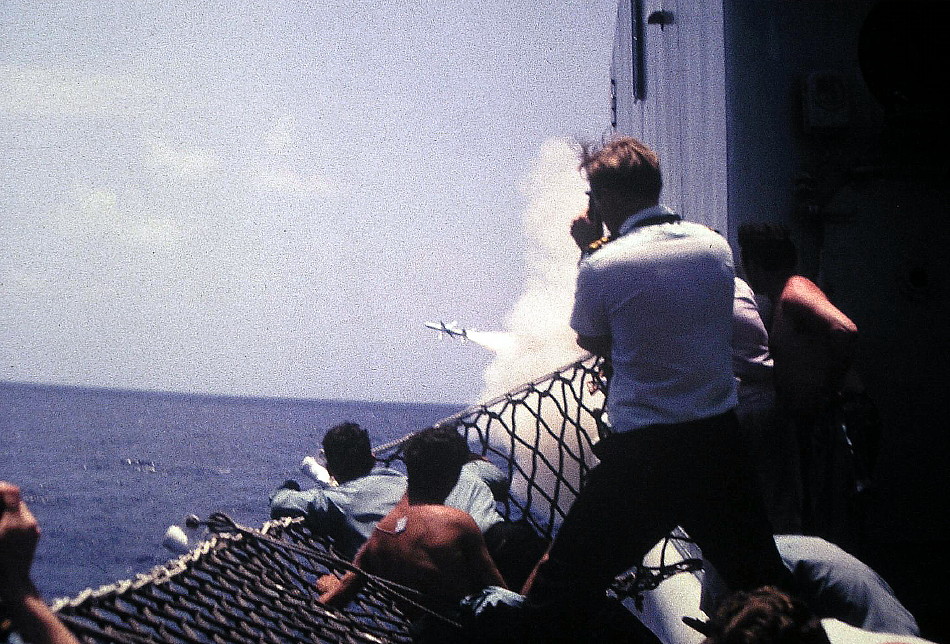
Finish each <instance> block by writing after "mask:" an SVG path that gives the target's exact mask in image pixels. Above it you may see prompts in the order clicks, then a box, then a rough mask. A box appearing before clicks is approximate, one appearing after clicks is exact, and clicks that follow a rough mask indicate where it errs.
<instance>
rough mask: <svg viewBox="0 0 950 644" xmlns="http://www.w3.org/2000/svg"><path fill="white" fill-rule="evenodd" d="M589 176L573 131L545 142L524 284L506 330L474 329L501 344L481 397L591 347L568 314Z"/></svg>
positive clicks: (529, 189)
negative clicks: (575, 234)
mask: <svg viewBox="0 0 950 644" xmlns="http://www.w3.org/2000/svg"><path fill="white" fill-rule="evenodd" d="M586 189H587V184H586V182H585V181H584V179H583V178H582V177H581V175H580V174H579V172H578V171H577V153H576V150H575V149H574V147H573V146H572V144H571V143H570V142H569V141H568V140H565V139H549V140H547V141H545V142H544V144H543V145H542V146H541V150H540V152H539V154H538V157H537V159H536V160H535V162H534V164H533V166H532V168H531V171H530V173H529V175H528V178H527V180H526V181H525V184H524V186H523V191H524V192H525V194H526V196H527V197H528V206H527V208H526V209H525V212H524V214H523V218H522V226H523V233H524V234H525V236H526V237H527V239H528V248H529V251H528V257H527V262H526V269H527V272H526V275H525V285H524V290H523V291H522V293H521V296H520V297H519V299H518V300H517V301H516V302H515V304H514V307H513V308H512V310H511V312H510V313H509V315H508V317H507V319H506V320H505V329H504V333H488V332H473V333H471V334H470V338H471V339H472V341H474V342H477V343H479V344H482V345H483V346H486V347H487V348H489V349H491V350H492V351H494V352H495V359H494V360H493V361H492V362H491V363H490V364H489V365H488V367H487V368H486V370H485V376H484V378H485V385H484V389H483V391H482V395H481V399H482V400H489V399H491V398H494V397H495V396H498V395H500V394H502V393H504V392H506V391H509V390H511V389H513V388H514V387H517V386H519V385H522V384H524V383H526V382H529V381H531V380H534V379H536V378H538V377H539V376H543V375H545V374H547V373H550V372H552V371H554V370H555V369H557V368H558V367H561V366H563V365H565V364H567V363H569V362H571V361H572V360H575V359H576V358H578V357H579V356H581V355H583V353H584V352H583V350H581V349H580V348H579V347H578V346H577V344H576V342H575V341H574V337H575V336H574V332H573V331H572V330H571V328H570V326H569V324H568V321H569V318H570V312H571V305H572V303H573V299H574V281H575V279H576V276H577V259H578V250H577V246H575V244H574V242H573V240H572V239H571V237H570V234H569V232H568V231H569V227H570V222H571V221H572V220H573V219H574V217H576V216H577V215H579V214H581V213H582V212H583V211H584V209H585V208H586V206H587V202H586V198H585V196H584V191H585V190H586Z"/></svg>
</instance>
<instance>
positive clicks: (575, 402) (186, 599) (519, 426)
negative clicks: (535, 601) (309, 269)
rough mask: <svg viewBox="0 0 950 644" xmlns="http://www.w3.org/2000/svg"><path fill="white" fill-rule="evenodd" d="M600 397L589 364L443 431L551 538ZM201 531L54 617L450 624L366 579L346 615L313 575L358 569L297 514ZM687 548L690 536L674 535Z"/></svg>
mask: <svg viewBox="0 0 950 644" xmlns="http://www.w3.org/2000/svg"><path fill="white" fill-rule="evenodd" d="M604 396H605V380H604V374H603V363H602V362H601V361H600V360H598V359H596V358H593V357H588V358H586V359H583V360H580V361H578V362H575V363H572V364H570V365H567V366H566V367H564V368H562V369H559V370H557V371H555V372H554V373H552V374H549V375H547V376H545V377H543V378H540V379H538V380H536V381H534V382H531V383H528V384H527V385H524V386H523V387H520V388H518V389H515V390H512V391H510V392H508V393H506V394H504V395H502V396H499V397H498V398H495V399H494V400H491V401H489V402H487V403H484V404H480V405H476V406H473V407H470V408H468V409H466V410H465V411H463V412H461V413H459V414H456V415H455V416H452V417H450V418H446V419H444V420H442V421H440V422H439V423H437V425H440V426H442V425H451V426H455V427H457V428H458V429H459V431H460V432H462V433H463V434H464V435H465V436H466V437H467V439H468V442H469V445H470V448H471V449H472V451H473V452H475V453H477V454H481V455H483V456H484V457H486V458H487V459H488V460H490V461H491V462H493V463H495V464H496V465H497V466H498V467H499V468H500V469H501V470H502V471H503V472H506V473H507V475H508V480H509V484H510V488H509V494H508V496H507V498H506V499H505V500H504V501H503V502H500V503H499V511H500V512H501V513H502V515H503V516H505V518H508V519H512V520H518V519H524V520H526V521H527V522H529V523H530V525H531V526H532V527H533V528H534V529H535V530H536V531H537V532H538V533H539V534H540V535H542V536H544V537H548V538H550V537H551V536H553V535H554V534H555V533H556V531H557V528H558V526H559V525H560V523H561V521H562V520H563V518H564V516H565V514H566V512H567V509H568V508H569V507H570V505H571V503H572V502H573V500H574V498H575V497H576V496H577V494H578V492H579V490H580V488H581V486H582V485H583V481H584V478H585V477H586V475H587V473H588V471H589V470H590V468H591V467H593V466H594V465H595V464H596V457H595V456H594V454H593V451H592V448H593V446H594V445H595V444H596V442H597V440H598V435H599V431H598V430H599V427H600V422H601V414H602V409H603V401H604ZM408 438H409V436H406V437H404V438H402V439H400V440H398V441H394V442H392V443H389V444H387V445H383V446H379V447H377V448H376V450H375V453H376V456H377V458H378V459H380V460H382V461H384V462H390V463H393V462H395V461H397V460H398V459H399V458H400V454H401V449H402V446H403V445H404V444H405V441H406V440H408ZM205 524H206V525H207V527H208V530H209V537H208V538H207V539H205V540H204V541H203V542H202V543H200V544H199V545H198V546H197V547H195V548H194V549H193V550H192V551H191V552H189V553H188V554H186V555H183V556H181V557H179V558H177V559H173V560H171V561H169V562H167V563H166V564H164V565H162V566H158V567H156V568H154V569H152V571H150V572H149V573H146V574H141V575H138V576H137V577H136V578H135V579H132V580H126V581H119V582H116V583H114V584H111V585H108V586H103V587H101V588H99V589H87V590H85V591H83V592H81V593H79V594H78V595H77V596H75V597H72V598H65V599H59V600H56V601H55V602H54V603H53V610H54V611H55V612H56V613H57V614H58V615H59V617H60V618H61V619H62V620H63V621H64V622H65V623H66V625H67V626H68V627H69V628H70V629H71V630H72V631H73V632H74V633H75V634H76V636H77V637H78V638H79V639H80V640H81V641H83V642H202V643H217V642H222V643H223V642H239V643H245V642H246V643H248V644H251V643H257V642H353V643H361V642H367V643H370V642H411V641H412V636H411V633H410V630H409V622H408V621H407V619H406V618H405V616H404V613H403V611H404V610H405V609H406V608H407V607H409V606H411V607H413V610H415V611H418V610H423V611H427V612H433V613H434V614H436V616H437V617H438V618H441V619H445V620H446V621H450V620H448V619H446V618H444V617H442V616H441V614H438V611H437V610H434V609H433V608H432V607H433V606H435V604H434V603H433V602H432V601H430V600H431V598H426V597H422V596H419V595H418V594H417V593H415V592H414V591H413V590H412V589H409V588H405V587H402V586H399V585H398V584H394V583H392V582H389V581H387V580H385V579H381V578H378V577H373V576H371V575H367V583H366V585H365V587H364V590H363V591H362V592H361V593H360V594H359V596H358V597H357V598H356V600H354V601H353V602H352V603H351V604H350V605H349V606H348V607H347V608H346V609H345V610H334V609H329V608H326V607H324V606H323V605H321V604H320V603H319V602H318V601H317V599H318V596H319V593H318V592H317V589H316V580H317V579H318V578H319V577H320V576H322V575H325V574H336V575H341V574H343V573H344V572H346V571H347V570H354V568H353V566H352V565H351V564H350V562H349V561H347V560H346V559H345V558H344V557H343V556H341V555H340V554H339V553H338V552H337V551H336V550H335V549H334V546H333V543H332V541H331V540H330V539H328V538H327V537H325V536H321V535H319V534H315V533H313V532H311V530H310V529H309V528H308V527H307V525H306V524H305V523H304V522H303V521H302V520H301V519H289V518H285V519H279V520H274V521H268V522H266V523H264V524H263V526H262V527H260V528H251V527H246V526H241V525H238V524H236V523H235V522H234V521H233V520H231V519H230V517H228V516H226V515H224V514H214V515H212V516H211V517H209V518H208V519H207V520H206V521H205ZM680 541H685V535H679V534H673V535H671V536H670V537H668V539H667V542H668V543H671V544H673V545H674V546H676V544H677V543H679V542H680ZM664 552H665V546H664ZM686 552H688V548H687V549H686V550H682V549H679V554H680V555H682V556H685V554H684V553H686ZM682 556H681V557H678V558H677V562H676V563H674V564H672V565H664V564H663V562H662V561H661V565H660V566H657V567H652V568H651V567H647V566H638V567H636V568H634V569H632V570H631V571H628V572H627V573H625V574H624V575H621V576H620V577H618V578H617V579H616V580H615V582H614V584H613V587H612V589H611V590H612V591H613V592H614V594H616V595H617V596H618V598H620V599H624V598H627V597H629V598H634V599H635V600H636V599H637V598H639V597H641V596H642V593H643V592H645V591H648V590H651V589H652V588H655V587H656V585H657V584H659V582H660V581H661V580H662V579H665V578H666V577H668V576H670V575H672V574H675V573H676V572H680V571H683V570H692V569H695V567H696V565H697V562H696V560H693V559H682ZM680 559H681V560H680ZM0 639H3V638H0Z"/></svg>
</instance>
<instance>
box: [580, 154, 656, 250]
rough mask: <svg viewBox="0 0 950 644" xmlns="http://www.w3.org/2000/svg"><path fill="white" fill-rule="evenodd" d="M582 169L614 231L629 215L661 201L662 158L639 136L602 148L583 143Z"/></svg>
mask: <svg viewBox="0 0 950 644" xmlns="http://www.w3.org/2000/svg"><path fill="white" fill-rule="evenodd" d="M580 169H581V170H583V171H584V173H585V174H586V175H587V180H588V182H589V183H590V196H591V201H592V203H593V204H594V205H596V207H597V210H598V212H599V213H600V214H601V216H602V217H603V220H604V224H605V225H606V226H607V228H608V230H610V232H611V233H616V232H617V230H618V229H619V228H620V225H621V224H623V222H624V220H626V219H627V217H629V216H630V215H632V214H634V213H635V212H637V211H638V210H642V209H644V208H649V207H651V206H655V205H657V204H658V203H659V201H660V191H661V190H662V189H663V177H662V175H661V173H660V159H659V157H658V156H657V154H656V152H654V151H653V150H651V149H650V148H649V146H647V145H646V144H644V143H642V142H641V141H638V140H637V139H634V138H631V137H620V138H616V139H614V140H612V141H610V142H608V143H606V144H605V145H604V146H602V147H599V148H594V147H591V146H585V147H583V148H582V151H581V164H580Z"/></svg>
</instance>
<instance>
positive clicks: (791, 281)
mask: <svg viewBox="0 0 950 644" xmlns="http://www.w3.org/2000/svg"><path fill="white" fill-rule="evenodd" d="M739 246H740V247H741V249H742V260H743V265H744V267H745V271H746V275H747V276H748V278H749V283H750V285H751V286H752V288H753V289H754V290H755V291H756V292H757V293H760V294H763V295H765V296H767V297H768V298H769V300H770V302H771V311H770V315H769V316H768V317H769V318H770V322H767V324H769V349H770V351H771V354H772V359H773V361H774V364H775V367H774V380H775V395H776V402H777V404H778V406H779V408H780V409H781V410H782V411H784V412H785V413H786V414H787V415H788V417H789V418H791V420H792V421H793V423H794V424H795V426H796V433H797V439H798V448H799V456H800V459H801V463H800V467H801V478H802V486H803V487H802V492H803V508H802V520H803V524H804V528H805V530H806V532H808V533H813V534H819V535H821V536H824V537H828V538H831V539H832V540H834V541H838V540H840V539H842V538H844V536H845V534H846V533H847V532H848V530H847V529H846V528H844V527H843V526H840V525H838V524H839V523H840V522H841V520H842V517H843V516H844V513H843V512H842V508H843V507H845V505H842V501H841V499H834V498H832V488H831V487H830V486H829V482H828V481H826V480H822V479H821V478H820V475H821V472H822V471H823V470H824V469H826V467H825V466H824V464H823V463H821V462H819V461H820V460H826V459H829V458H831V456H833V454H831V455H825V456H824V457H822V456H821V455H820V454H818V453H817V449H818V448H817V447H816V446H818V447H820V446H821V445H823V444H834V443H835V441H830V440H828V437H826V436H823V435H822V432H823V431H824V430H823V427H827V426H830V425H833V423H828V422H827V419H828V418H830V416H831V414H832V413H833V412H834V410H835V408H836V406H837V405H839V404H840V403H839V399H840V397H841V394H842V393H843V392H844V391H846V390H851V391H854V392H857V391H859V390H860V384H859V383H858V379H857V376H856V374H855V372H854V370H853V368H852V366H853V362H854V358H855V352H856V346H857V338H858V328H857V325H855V323H854V322H852V321H851V319H850V318H848V316H847V315H845V314H844V313H843V312H842V311H840V310H839V309H838V308H837V307H836V306H835V305H834V304H832V303H831V301H830V300H829V299H828V297H827V296H826V295H825V293H824V292H823V291H822V290H821V289H820V288H819V287H818V286H817V285H816V284H815V283H814V282H812V281H811V280H810V279H808V278H807V277H804V276H802V275H798V274H796V272H795V267H796V263H797V251H796V248H795V245H794V243H793V242H792V240H791V238H790V235H789V231H788V230H787V229H785V228H783V227H780V226H775V225H771V224H745V225H743V226H741V227H740V229H739ZM826 449H827V448H826ZM869 465H870V464H868V463H859V462H855V464H854V467H855V468H856V470H866V469H868V466H869ZM836 467H837V466H836ZM866 474H867V473H866V472H863V471H856V474H855V476H857V477H859V478H860V477H861V476H865V475H866Z"/></svg>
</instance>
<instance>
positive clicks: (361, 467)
mask: <svg viewBox="0 0 950 644" xmlns="http://www.w3.org/2000/svg"><path fill="white" fill-rule="evenodd" d="M323 454H324V456H325V457H326V459H327V470H329V472H330V474H331V475H332V476H333V478H335V479H336V480H337V481H339V482H340V483H345V482H346V481H352V480H353V479H356V478H359V477H361V476H366V475H367V474H369V472H370V470H372V469H373V464H374V463H375V462H376V459H375V458H374V457H373V451H372V448H371V447H370V444H369V435H368V434H367V433H366V430H365V429H363V428H362V427H360V426H359V425H357V424H356V423H342V424H340V425H336V426H334V427H331V428H330V429H329V431H327V433H326V436H324V437H323Z"/></svg>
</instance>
